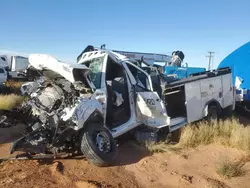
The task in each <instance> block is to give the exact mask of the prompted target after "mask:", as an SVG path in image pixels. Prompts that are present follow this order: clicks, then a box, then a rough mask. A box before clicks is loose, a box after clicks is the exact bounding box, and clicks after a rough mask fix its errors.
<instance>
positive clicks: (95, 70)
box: [89, 57, 104, 89]
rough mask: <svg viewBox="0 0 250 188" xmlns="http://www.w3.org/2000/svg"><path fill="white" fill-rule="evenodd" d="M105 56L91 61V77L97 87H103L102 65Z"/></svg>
mask: <svg viewBox="0 0 250 188" xmlns="http://www.w3.org/2000/svg"><path fill="white" fill-rule="evenodd" d="M103 60H104V57H99V58H94V59H92V60H91V62H90V63H89V69H90V75H89V76H90V79H91V81H92V82H93V84H94V85H95V87H96V88H97V89H99V88H101V78H102V65H103Z"/></svg>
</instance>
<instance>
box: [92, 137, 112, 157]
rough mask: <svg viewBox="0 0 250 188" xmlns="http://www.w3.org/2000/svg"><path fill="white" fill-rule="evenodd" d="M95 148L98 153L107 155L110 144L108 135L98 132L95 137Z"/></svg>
mask: <svg viewBox="0 0 250 188" xmlns="http://www.w3.org/2000/svg"><path fill="white" fill-rule="evenodd" d="M96 146H97V148H98V149H99V151H101V152H103V153H108V152H110V151H111V142H110V139H109V135H108V134H107V133H106V132H99V133H98V134H97V135H96Z"/></svg>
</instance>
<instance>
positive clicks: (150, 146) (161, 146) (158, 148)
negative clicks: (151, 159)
mask: <svg viewBox="0 0 250 188" xmlns="http://www.w3.org/2000/svg"><path fill="white" fill-rule="evenodd" d="M145 147H146V149H147V150H148V151H150V152H151V153H162V152H178V151H179V150H180V148H178V147H176V146H174V145H171V144H168V143H167V142H159V143H153V142H148V143H146V144H145Z"/></svg>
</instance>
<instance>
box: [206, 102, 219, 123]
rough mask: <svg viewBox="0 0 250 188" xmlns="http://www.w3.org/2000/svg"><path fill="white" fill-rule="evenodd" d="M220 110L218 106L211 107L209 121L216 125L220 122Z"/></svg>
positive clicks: (209, 108) (208, 115)
mask: <svg viewBox="0 0 250 188" xmlns="http://www.w3.org/2000/svg"><path fill="white" fill-rule="evenodd" d="M218 116H219V113H218V108H217V106H214V105H213V106H209V107H208V114H207V120H208V121H209V122H211V123H215V122H217V121H218Z"/></svg>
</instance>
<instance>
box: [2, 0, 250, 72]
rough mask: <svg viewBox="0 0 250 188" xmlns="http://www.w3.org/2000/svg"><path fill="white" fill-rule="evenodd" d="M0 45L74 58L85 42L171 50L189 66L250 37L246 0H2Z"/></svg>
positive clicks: (249, 11)
mask: <svg viewBox="0 0 250 188" xmlns="http://www.w3.org/2000/svg"><path fill="white" fill-rule="evenodd" d="M0 7H1V16H0V23H1V27H0V36H1V37H0V50H10V51H17V52H25V53H47V54H50V55H53V56H56V57H57V58H59V59H61V60H68V61H71V62H74V61H75V59H76V57H77V55H78V54H79V53H80V52H81V51H82V50H83V49H84V48H85V47H86V46H87V45H88V44H93V45H95V46H100V45H101V44H106V47H107V48H109V49H116V50H128V51H142V52H155V53H170V52H172V51H174V50H182V51H183V52H184V54H185V55H186V58H185V61H186V62H188V63H189V66H191V65H192V66H203V67H204V66H205V67H207V64H208V59H207V58H206V54H207V51H214V52H215V59H214V64H215V65H216V64H218V63H219V62H220V61H221V60H222V59H223V58H224V57H225V56H227V55H228V54H229V53H230V52H232V51H233V50H235V49H236V48H238V47H239V46H241V45H243V44H244V43H246V42H248V41H249V40H250V24H249V23H250V1H248V0H238V1H235V0H217V1H215V0H210V1H201V0H179V1H168V0H165V1H164V0H154V1H149V0H148V1H146V0H144V1H142V0H141V1H140V0H134V1H133V0H127V1H121V0H120V1H115V0H106V1H101V0H95V1H85V0H74V1H73V0H71V1H70V0H53V1H52V0H50V1H49V0H43V1H38V0H36V1H35V0H23V1H20V0H2V1H1V2H0Z"/></svg>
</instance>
